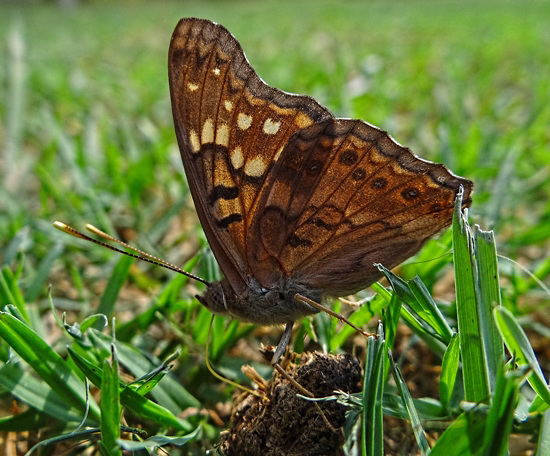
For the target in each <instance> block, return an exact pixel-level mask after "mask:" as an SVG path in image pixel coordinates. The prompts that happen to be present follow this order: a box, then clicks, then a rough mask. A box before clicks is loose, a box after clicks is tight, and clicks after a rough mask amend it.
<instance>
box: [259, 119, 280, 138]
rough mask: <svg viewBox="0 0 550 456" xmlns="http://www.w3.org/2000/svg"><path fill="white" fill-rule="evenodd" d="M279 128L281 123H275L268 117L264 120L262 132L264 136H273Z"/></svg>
mask: <svg viewBox="0 0 550 456" xmlns="http://www.w3.org/2000/svg"><path fill="white" fill-rule="evenodd" d="M280 126H281V122H277V121H275V120H273V119H271V118H269V117H268V118H267V119H265V122H264V128H263V130H264V133H265V134H266V135H274V134H275V133H277V132H278V131H279V127H280Z"/></svg>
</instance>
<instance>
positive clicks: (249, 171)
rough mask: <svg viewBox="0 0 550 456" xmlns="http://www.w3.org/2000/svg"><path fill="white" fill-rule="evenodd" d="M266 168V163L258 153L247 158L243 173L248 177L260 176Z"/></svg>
mask: <svg viewBox="0 0 550 456" xmlns="http://www.w3.org/2000/svg"><path fill="white" fill-rule="evenodd" d="M266 170H267V163H266V162H265V160H264V159H263V158H262V157H260V156H259V155H258V156H256V157H254V158H253V159H252V160H248V161H247V162H246V165H244V173H245V174H246V175H247V176H250V177H260V176H261V175H263V174H264V173H265V172H266Z"/></svg>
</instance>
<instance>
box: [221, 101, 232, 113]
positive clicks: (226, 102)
mask: <svg viewBox="0 0 550 456" xmlns="http://www.w3.org/2000/svg"><path fill="white" fill-rule="evenodd" d="M223 105H224V107H225V109H226V110H227V111H229V112H231V110H232V109H233V102H231V101H229V100H225V101H224V102H223Z"/></svg>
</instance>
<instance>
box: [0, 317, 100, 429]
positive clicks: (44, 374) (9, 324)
mask: <svg viewBox="0 0 550 456" xmlns="http://www.w3.org/2000/svg"><path fill="white" fill-rule="evenodd" d="M0 336H1V337H2V338H3V339H4V340H5V341H6V342H7V343H8V344H9V345H10V347H11V348H12V349H13V350H14V351H15V352H17V354H18V355H19V356H20V357H21V358H23V359H24V360H25V361H26V362H27V363H28V364H29V365H30V366H31V367H32V368H33V369H34V370H35V371H36V373H37V374H38V375H39V376H40V377H41V378H42V380H44V381H45V382H46V383H47V384H48V385H49V386H50V387H51V388H52V389H53V390H54V391H55V392H56V393H57V394H58V395H59V396H60V397H62V398H63V399H64V400H65V401H66V402H67V403H68V404H70V405H72V406H74V407H75V408H76V409H78V410H80V411H82V412H84V411H85V410H86V387H85V385H84V383H83V382H82V381H81V380H80V379H79V378H78V377H77V376H76V375H75V374H74V373H73V372H72V371H71V369H70V368H69V367H68V365H67V363H66V362H65V361H64V360H63V359H62V358H61V357H60V356H59V355H58V354H57V353H56V352H55V351H54V350H52V348H51V347H50V346H49V345H48V344H46V342H44V341H43V340H42V339H41V338H40V337H38V335H37V334H36V333H35V332H34V331H32V330H31V329H30V328H29V327H28V326H27V325H25V324H24V323H23V322H21V321H20V320H18V319H17V318H15V317H13V316H11V315H9V314H6V313H3V312H2V313H0ZM89 413H90V415H91V417H92V419H95V420H97V421H99V416H100V414H99V408H98V406H97V404H96V403H95V402H93V401H92V402H90V403H89Z"/></svg>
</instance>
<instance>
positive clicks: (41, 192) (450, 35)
mask: <svg viewBox="0 0 550 456" xmlns="http://www.w3.org/2000/svg"><path fill="white" fill-rule="evenodd" d="M67 3H70V2H67ZM187 16H195V17H202V18H208V19H212V20H214V21H216V22H219V23H221V24H223V25H224V26H225V27H227V28H228V29H229V30H230V31H231V32H232V33H233V34H234V35H235V36H236V37H237V39H238V40H239V41H240V42H241V44H242V47H243V49H244V50H245V52H246V55H247V57H248V58H249V60H250V62H251V64H252V66H253V67H254V68H255V69H256V71H257V72H258V74H259V75H260V76H261V77H262V78H263V79H264V80H265V81H266V82H268V83H269V84H270V85H273V86H275V87H278V88H281V89H284V90H287V91H291V92H296V93H304V94H308V95H311V96H313V97H315V98H316V99H317V100H318V101H319V102H321V103H322V104H324V105H325V106H327V107H328V108H329V109H330V110H332V112H333V113H334V114H335V115H337V116H341V117H356V118H361V119H363V120H366V121H367V122H370V123H373V124H375V125H377V126H379V127H381V128H383V129H385V130H387V131H388V132H389V133H390V134H391V135H392V136H393V137H394V138H396V140H398V141H399V142H400V143H402V144H405V145H407V146H408V147H410V148H411V149H412V150H413V151H414V152H415V153H416V154H417V155H419V156H421V157H423V158H426V159H429V160H433V161H438V162H443V163H445V164H446V165H447V166H448V167H449V168H450V169H451V170H452V171H453V172H455V173H456V174H459V175H461V176H465V177H467V178H469V179H471V180H473V181H474V182H475V189H474V195H473V204H472V207H471V211H470V214H471V219H472V222H473V223H478V224H480V225H481V226H482V227H483V228H484V229H494V230H495V232H496V237H497V245H498V249H499V253H500V254H502V255H506V256H508V257H511V258H513V259H514V260H516V261H518V262H519V263H521V265H522V266H523V267H525V268H527V269H529V270H530V271H532V272H535V273H536V274H537V276H538V277H539V279H541V280H542V281H543V282H545V283H546V284H547V285H548V284H550V259H549V255H548V251H549V249H550V146H549V145H550V103H549V101H550V53H549V52H548V49H550V20H549V18H550V2H548V1H525V2H512V1H488V2H477V1H461V2H459V1H441V2H429V1H373V2H364V1H346V2H336V1H323V0H315V1H312V0H306V1H300V2H297V1H289V0H276V1H271V0H270V1H260V2H246V1H185V2H143V1H126V2H116V3H111V2H99V1H98V2H93V1H89V2H74V3H71V4H63V2H60V3H56V2H3V3H0V175H1V181H0V261H1V262H2V263H3V265H4V267H7V268H9V269H12V270H14V271H16V272H17V273H18V274H19V276H18V278H19V284H20V286H21V289H22V291H23V293H24V297H25V299H26V301H27V302H29V303H35V304H36V307H37V309H38V310H40V311H41V310H44V308H46V307H47V306H48V301H47V286H48V285H49V284H51V286H52V294H53V296H54V304H55V305H56V307H57V308H58V309H59V310H60V311H62V310H68V311H71V312H75V315H76V317H74V319H76V320H78V318H80V317H79V316H82V315H87V314H89V313H92V312H93V309H95V308H96V307H97V305H98V302H99V299H100V296H101V294H102V293H103V289H104V286H105V283H106V281H107V279H108V278H109V277H110V275H111V274H112V270H113V266H114V265H115V264H116V263H117V262H118V261H119V258H118V257H117V256H116V255H114V254H111V253H110V252H108V251H107V250H105V249H102V248H99V247H95V246H93V245H91V244H90V245H86V244H85V243H84V242H83V241H78V240H76V239H73V238H70V237H68V236H67V235H65V234H63V233H60V232H58V231H56V230H55V229H54V228H53V227H52V222H53V221H54V220H62V221H64V222H67V223H69V224H71V225H74V226H75V227H77V228H81V227H83V225H84V224H85V223H93V224H95V225H97V226H98V227H99V228H101V229H103V230H105V231H107V232H109V233H111V234H113V235H116V236H118V237H121V238H123V239H125V240H129V241H131V242H132V243H134V244H136V245H138V246H140V247H141V248H144V249H145V250H147V251H149V252H151V253H153V254H155V255H157V256H160V257H161V258H163V259H166V260H167V261H170V262H173V263H175V264H177V265H178V266H183V265H185V263H186V262H187V261H189V260H190V259H191V258H192V257H193V256H194V255H195V254H196V253H197V252H198V251H199V250H200V249H201V248H202V247H203V246H204V236H203V235H202V233H201V230H200V225H199V224H198V220H197V218H196V214H195V212H194V208H193V205H192V201H191V199H190V195H189V193H188V190H187V186H186V183H185V177H184V175H183V167H182V165H181V162H180V157H179V151H178V149H177V144H176V139H175V135H174V130H173V125H172V114H171V109H170V103H169V92H168V79H167V53H168V45H169V41H170V36H171V34H172V31H173V29H174V27H175V25H176V23H177V21H178V20H179V19H180V18H181V17H187ZM424 255H426V254H424ZM428 256H429V255H428ZM208 258H209V257H208V255H207V256H206V259H208ZM202 259H204V257H201V261H199V263H200V269H199V272H200V273H202V274H206V275H209V274H211V272H209V265H210V263H209V261H202ZM423 259H427V258H423ZM415 272H416V269H415V266H414V264H412V265H410V266H408V267H407V268H405V269H404V274H405V275H406V276H407V277H408V278H410V277H412V275H413V274H414V273H415ZM501 275H502V277H503V278H504V282H505V287H503V291H502V293H503V299H504V303H505V305H506V306H508V307H509V308H511V309H513V310H514V311H515V312H516V313H519V314H526V315H529V314H531V313H532V314H533V315H536V319H542V321H545V322H546V323H547V324H549V322H548V320H547V319H548V315H547V314H546V316H545V310H547V309H548V295H547V294H546V293H545V292H543V290H542V289H541V288H540V286H539V284H537V283H536V281H534V280H532V279H530V278H529V277H528V276H527V275H525V273H524V272H523V271H521V270H520V269H519V268H518V267H517V266H516V265H514V264H513V263H511V262H509V261H503V262H502V264H501ZM171 276H172V273H169V272H166V271H163V270H160V268H157V269H154V268H149V267H148V266H145V265H134V266H133V267H132V269H131V272H130V279H129V280H128V282H127V284H126V285H125V287H124V290H123V291H122V293H121V297H120V302H119V303H117V305H116V307H115V311H116V315H117V317H118V318H119V319H120V321H125V320H128V319H131V318H132V317H134V316H135V315H136V312H138V313H139V312H141V311H143V309H146V308H148V306H150V302H151V301H150V300H152V299H153V298H152V296H154V294H155V293H157V292H158V290H159V289H161V287H162V284H163V283H165V282H166V280H167V278H168V277H171ZM434 280H435V279H434ZM430 287H435V281H434V282H433V283H431V284H430ZM448 290H449V286H448V285H443V286H442V293H445V291H448ZM185 299H187V300H188V301H189V302H190V301H191V300H192V298H191V295H186V296H185ZM451 299H452V295H451ZM195 304H196V303H195ZM541 310H542V312H539V311H541ZM125 312H126V313H125ZM545 318H546V320H544V319H545ZM187 324H190V325H193V323H192V322H191V323H189V322H187ZM146 330H147V328H145V331H146ZM182 333H183V334H185V326H184V328H183V329H182ZM163 336H166V334H164V335H163ZM179 337H185V335H183V336H182V335H179ZM149 348H150V349H151V350H154V348H155V347H154V346H153V344H152V345H151V346H150V347H149ZM226 348H227V347H226Z"/></svg>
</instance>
